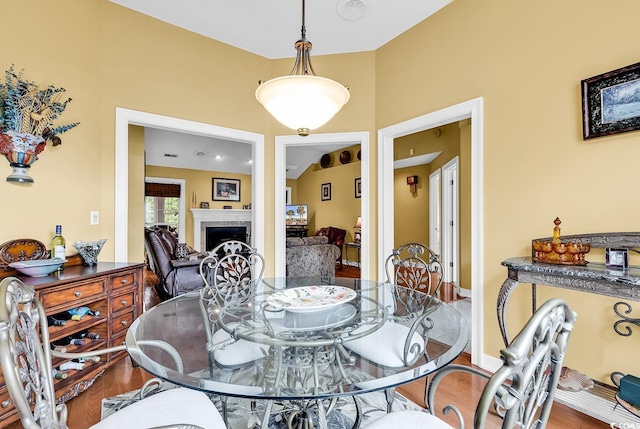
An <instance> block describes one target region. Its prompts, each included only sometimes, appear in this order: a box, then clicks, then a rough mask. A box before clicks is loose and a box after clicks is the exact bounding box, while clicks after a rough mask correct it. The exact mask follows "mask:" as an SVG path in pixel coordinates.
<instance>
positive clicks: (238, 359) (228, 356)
mask: <svg viewBox="0 0 640 429" xmlns="http://www.w3.org/2000/svg"><path fill="white" fill-rule="evenodd" d="M229 338H231V335H229V333H228V332H226V331H225V330H222V329H218V330H217V331H216V332H215V333H214V334H213V336H212V337H211V343H212V344H218V343H220V342H222V341H226V340H228V339H229ZM263 350H264V351H266V350H267V346H264V345H260V344H257V343H253V342H251V341H245V340H238V341H236V342H235V343H233V344H231V345H228V346H226V347H225V348H224V349H219V350H216V351H214V352H213V358H214V359H215V361H216V363H217V364H218V365H220V366H238V365H243V364H246V363H249V362H253V361H255V360H258V359H262V358H263V357H264V356H265V354H264V353H263Z"/></svg>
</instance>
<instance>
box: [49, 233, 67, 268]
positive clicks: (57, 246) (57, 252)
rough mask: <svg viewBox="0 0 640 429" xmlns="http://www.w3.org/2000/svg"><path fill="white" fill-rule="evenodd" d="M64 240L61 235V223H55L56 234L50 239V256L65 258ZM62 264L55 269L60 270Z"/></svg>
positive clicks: (62, 266)
mask: <svg viewBox="0 0 640 429" xmlns="http://www.w3.org/2000/svg"><path fill="white" fill-rule="evenodd" d="M65 250H66V240H65V239H64V237H63V236H62V225H56V235H54V236H53V239H52V240H51V258H60V259H66V253H65ZM63 269H64V265H61V266H60V268H58V270H57V271H62V270H63Z"/></svg>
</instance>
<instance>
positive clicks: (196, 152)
mask: <svg viewBox="0 0 640 429" xmlns="http://www.w3.org/2000/svg"><path fill="white" fill-rule="evenodd" d="M193 155H194V156H196V157H198V158H201V157H203V156H207V152H205V151H203V150H197V151H195V152H193Z"/></svg>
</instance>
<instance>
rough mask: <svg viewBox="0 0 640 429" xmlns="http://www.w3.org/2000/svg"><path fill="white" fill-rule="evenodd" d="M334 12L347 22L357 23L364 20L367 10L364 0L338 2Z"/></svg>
mask: <svg viewBox="0 0 640 429" xmlns="http://www.w3.org/2000/svg"><path fill="white" fill-rule="evenodd" d="M336 11H337V12H338V15H340V16H341V17H342V18H344V19H346V20H347V21H357V20H359V19H362V18H364V17H365V15H366V14H367V13H368V11H369V9H368V5H367V2H366V1H365V0H338V2H337V3H336Z"/></svg>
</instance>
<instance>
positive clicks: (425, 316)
mask: <svg viewBox="0 0 640 429" xmlns="http://www.w3.org/2000/svg"><path fill="white" fill-rule="evenodd" d="M385 271H386V275H387V282H386V284H385V285H383V287H382V288H381V289H380V290H379V294H378V300H379V304H380V305H381V306H382V307H384V308H386V309H387V311H388V312H389V314H390V316H391V317H392V321H393V323H385V324H384V326H383V327H382V328H381V329H379V330H377V331H375V332H374V333H373V334H371V335H369V336H367V337H364V338H360V339H357V340H354V341H346V342H345V343H344V346H345V347H346V348H348V349H349V350H351V351H352V352H354V353H356V354H357V355H358V356H360V357H361V358H363V359H367V360H369V361H370V362H372V363H373V364H375V365H378V366H380V367H382V368H383V371H384V372H385V374H393V372H394V371H395V370H396V369H397V368H404V367H406V366H410V365H412V364H413V363H414V362H415V361H416V360H418V358H419V357H420V356H422V355H424V356H425V358H426V359H427V360H428V359H429V356H428V355H427V341H428V339H429V330H430V329H431V327H432V326H433V322H432V321H431V320H430V319H429V315H430V314H431V313H432V312H433V311H434V310H435V309H436V308H437V307H438V305H440V303H441V301H440V300H439V299H438V291H439V290H440V285H441V284H442V264H441V263H440V261H439V258H438V255H436V254H435V253H434V252H433V251H432V250H431V249H429V248H428V247H427V246H425V245H423V244H419V243H407V244H404V245H402V246H400V247H398V248H397V249H394V250H393V252H392V253H391V255H389V256H388V257H387V259H386V261H385ZM359 329H367V327H366V326H363V327H362V328H359ZM356 332H357V331H356ZM388 338H393V339H394V340H395V341H394V342H389V341H388V340H387V339H388ZM386 398H387V412H390V411H391V407H392V404H393V398H394V389H393V388H391V389H388V390H387V391H386Z"/></svg>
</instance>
